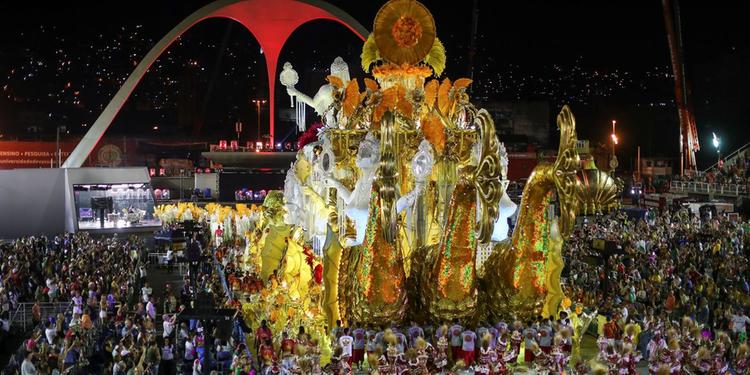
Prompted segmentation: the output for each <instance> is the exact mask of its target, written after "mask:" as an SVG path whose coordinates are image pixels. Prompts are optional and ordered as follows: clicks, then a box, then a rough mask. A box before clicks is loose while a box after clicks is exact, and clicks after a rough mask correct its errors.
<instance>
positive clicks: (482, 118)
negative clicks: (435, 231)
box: [474, 109, 504, 243]
mask: <svg viewBox="0 0 750 375" xmlns="http://www.w3.org/2000/svg"><path fill="white" fill-rule="evenodd" d="M475 124H476V126H477V130H478V131H479V141H480V142H481V153H480V155H479V161H478V163H477V167H476V169H475V171H474V184H475V186H476V188H477V194H478V195H479V200H480V207H479V209H480V210H481V211H480V215H479V221H478V222H477V225H476V228H477V231H478V233H477V239H478V240H479V242H481V243H487V242H489V241H490V237H491V236H492V228H493V225H494V223H495V220H497V216H498V204H499V203H500V198H501V197H502V196H503V191H504V186H503V183H502V182H501V179H502V177H501V173H500V145H499V142H498V140H497V137H496V136H495V123H494V122H493V121H492V117H491V116H490V114H489V113H487V111H485V110H484V109H482V110H480V111H479V112H477V114H476V118H475Z"/></svg>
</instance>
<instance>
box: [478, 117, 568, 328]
mask: <svg viewBox="0 0 750 375" xmlns="http://www.w3.org/2000/svg"><path fill="white" fill-rule="evenodd" d="M557 125H558V127H559V129H560V146H559V151H558V156H557V159H556V161H555V162H554V163H553V164H546V163H545V164H540V165H538V166H537V167H536V168H534V171H533V172H532V173H531V176H530V177H529V180H528V182H527V183H526V186H525V188H524V190H523V196H522V198H521V208H520V212H519V213H518V223H517V224H516V230H515V231H514V232H513V237H512V240H511V241H510V242H503V243H500V244H498V245H497V246H496V247H495V249H494V252H493V253H492V255H490V257H489V259H488V260H487V261H486V262H485V263H484V265H483V267H484V268H485V271H484V272H483V274H484V280H483V292H484V296H483V303H484V304H485V305H486V308H487V313H488V314H489V315H491V316H504V317H508V316H510V315H511V314H515V315H517V316H519V317H523V318H530V317H537V316H540V315H544V316H550V315H553V314H555V313H556V312H557V305H558V304H559V302H560V301H561V300H562V299H563V297H564V296H563V294H562V289H561V288H560V278H559V274H560V272H561V271H562V267H563V264H562V261H561V258H559V257H560V254H559V252H560V248H561V245H562V243H561V241H562V240H561V238H565V237H567V236H568V234H569V233H570V230H571V228H572V226H573V224H574V222H575V215H576V211H577V206H578V196H577V191H578V188H579V183H578V179H577V178H576V171H577V169H578V167H579V165H580V159H579V157H578V154H577V152H576V148H575V144H576V140H577V139H576V135H575V119H574V117H573V114H572V113H571V112H570V109H569V108H568V107H567V106H565V107H563V109H562V111H561V112H560V114H559V115H558V116H557ZM553 194H556V196H557V200H558V203H559V207H560V218H559V222H558V223H555V222H554V221H553V220H552V218H551V217H550V216H549V209H548V206H549V204H550V201H551V199H552V195H553ZM553 226H559V235H557V234H555V237H554V238H551V235H550V231H551V229H552V227H553ZM550 275H553V276H554V277H548V276H550Z"/></svg>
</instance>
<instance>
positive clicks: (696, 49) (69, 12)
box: [0, 0, 750, 168]
mask: <svg viewBox="0 0 750 375" xmlns="http://www.w3.org/2000/svg"><path fill="white" fill-rule="evenodd" d="M56 3H57V4H55V5H51V6H50V7H47V8H42V7H39V6H37V5H32V4H31V3H29V2H27V3H23V2H13V3H11V2H2V3H0V93H2V94H3V95H2V97H0V134H7V135H6V139H7V138H8V137H14V138H15V137H18V138H28V137H29V135H28V134H25V133H24V129H18V128H17V127H14V124H13V122H14V121H13V119H14V118H16V117H14V116H15V115H14V114H17V113H19V112H26V111H31V112H39V113H46V114H47V117H48V119H47V120H46V121H47V122H50V123H55V124H65V125H66V126H67V128H68V129H69V130H70V132H71V134H72V135H76V134H82V133H83V132H85V130H86V129H87V126H89V125H90V124H91V123H93V121H94V120H95V119H96V117H97V116H98V114H99V112H100V111H101V108H103V107H104V106H105V105H106V103H107V102H108V100H109V98H110V97H111V96H112V95H114V93H115V92H116V90H117V88H118V87H119V83H121V82H122V80H124V78H126V77H127V75H128V74H129V73H130V71H132V69H133V64H134V63H137V61H139V59H140V58H141V57H142V56H144V55H145V54H146V53H147V52H148V50H149V48H150V47H151V46H152V45H153V44H155V43H156V41H158V39H160V38H161V37H162V36H163V35H164V34H166V33H167V32H168V31H169V30H170V29H171V28H172V27H174V26H175V25H176V24H177V23H178V22H179V21H180V20H182V19H183V18H184V17H186V16H187V15H189V14H190V13H191V12H193V11H194V10H196V9H198V8H199V7H200V6H202V5H205V4H206V3H208V2H207V1H170V2H166V1H151V2H137V1H132V2H131V1H129V2H118V3H116V4H118V5H117V7H113V5H112V4H115V3H113V2H75V3H74V4H69V5H68V4H66V5H63V4H61V3H62V2H56ZM331 3H333V4H334V5H336V6H338V7H340V8H341V9H343V10H344V11H346V12H348V13H349V14H351V15H352V16H353V17H354V18H356V19H357V20H359V21H360V23H362V24H363V25H364V26H365V27H367V28H368V29H369V28H371V25H372V21H373V18H374V16H375V13H376V12H377V10H378V8H379V7H380V6H381V5H382V2H380V1H352V0H348V1H344V0H334V1H331ZM424 3H425V5H427V7H428V8H429V9H430V10H431V11H432V13H433V15H434V16H435V20H436V25H437V32H438V37H439V38H440V39H441V40H442V41H443V43H444V44H445V46H446V49H447V54H448V68H447V70H446V74H447V76H449V77H451V78H459V77H461V76H464V75H466V74H467V72H468V58H467V57H468V46H469V43H470V39H471V38H470V35H471V28H470V25H471V18H472V1H471V0H465V1H452V2H448V1H424ZM708 4H710V6H709V5H708ZM738 4H740V3H736V2H726V3H716V2H710V3H709V2H694V1H682V2H681V3H680V6H681V8H682V24H683V43H684V48H685V58H686V69H687V77H688V80H689V82H690V85H691V89H692V90H691V94H692V101H693V105H694V109H695V115H696V119H697V124H698V132H699V136H700V142H701V146H702V148H703V150H704V151H702V152H701V153H700V154H699V155H698V158H699V165H702V164H707V163H709V162H712V161H713V160H714V158H715V150H714V149H713V147H712V146H710V136H711V132H712V131H714V132H716V133H717V134H718V135H719V136H720V137H722V139H723V141H724V145H723V146H722V149H723V150H724V151H726V150H729V149H734V148H736V147H739V146H741V145H742V144H744V143H745V142H747V141H748V140H750V130H749V129H750V126H749V125H750V115H749V114H748V111H747V110H745V107H746V101H747V100H746V99H747V95H746V94H745V91H746V87H748V85H749V84H750V73H748V70H747V67H748V66H750V64H748V63H750V41H749V39H750V32H748V28H747V25H746V23H745V21H744V17H745V15H746V14H747V10H748V9H747V8H748V7H747V6H746V5H745V6H742V7H740V6H739V5H738ZM478 9H479V18H478V20H479V22H478V38H477V54H476V58H475V61H474V70H475V81H476V82H475V87H474V91H473V96H474V101H475V102H478V103H481V102H485V101H493V100H545V101H548V102H549V103H550V110H551V113H553V114H554V113H556V112H557V111H558V110H559V107H560V106H561V105H562V104H570V105H571V107H572V109H573V112H574V113H575V114H576V115H577V119H578V132H579V138H582V139H586V138H588V139H590V140H591V141H592V142H594V143H596V142H599V141H605V140H606V139H607V136H608V132H609V124H610V121H611V119H617V121H618V133H619V136H620V139H621V144H620V146H619V150H622V151H621V152H622V155H621V159H620V160H621V165H623V167H625V168H628V167H629V162H628V160H629V158H630V157H631V156H632V155H634V152H635V147H636V146H638V145H640V146H641V147H642V152H643V154H644V155H665V156H677V152H678V148H677V142H678V127H677V116H676V109H675V107H674V86H673V81H672V78H671V66H670V64H669V49H668V45H667V38H666V34H665V28H664V20H663V14H662V7H661V2H659V1H643V2H632V1H628V2H625V1H607V2H603V1H554V2H553V1H547V2H545V1H535V0H531V1H523V2H498V1H489V0H479V1H478ZM360 51H361V42H360V41H359V40H358V38H356V37H355V36H354V35H353V34H351V33H350V32H348V31H347V29H345V28H344V27H343V26H340V25H338V24H335V23H332V22H326V21H317V22H313V23H310V24H308V25H305V26H303V27H302V28H301V29H299V30H298V31H297V32H295V34H294V35H293V36H292V38H291V39H290V40H289V42H288V43H287V45H286V46H285V48H284V50H283V51H282V56H281V58H280V61H281V62H282V63H283V62H284V61H291V62H292V63H293V64H294V66H295V68H296V69H297V70H298V71H299V73H300V76H301V82H300V84H299V85H298V88H299V89H301V90H302V91H304V92H307V93H309V94H314V93H315V90H316V89H317V87H318V86H319V85H321V84H322V83H323V78H324V77H325V75H326V74H327V68H328V66H329V65H330V63H331V61H332V60H333V58H334V57H336V56H337V55H340V56H342V57H344V58H345V60H347V62H348V63H349V66H350V70H351V73H352V76H354V77H362V76H363V75H364V73H363V72H362V71H361V69H360V68H359V53H360ZM279 86H280V85H279ZM279 86H277V93H276V95H277V98H278V100H279V105H283V104H284V103H288V102H287V101H286V99H287V97H286V93H285V92H284V91H283V90H284V89H283V87H279ZM267 91H268V87H267V84H266V74H265V63H264V61H263V58H262V55H261V54H260V48H259V47H258V44H257V42H256V41H255V40H254V38H253V37H252V35H250V34H249V33H248V32H247V31H246V30H244V29H243V28H242V27H241V26H239V25H238V24H234V23H233V22H232V21H228V20H209V21H206V22H204V23H202V24H199V25H197V26H196V27H194V28H193V29H192V30H190V31H188V32H187V33H186V34H185V36H184V37H183V38H182V39H181V41H180V42H179V43H176V44H175V45H173V46H172V47H171V48H170V49H169V54H165V55H163V56H162V58H160V60H159V61H158V62H157V64H155V66H154V67H152V69H151V71H150V72H149V74H147V75H146V77H145V78H144V80H143V81H142V82H141V85H140V86H139V87H138V88H137V89H136V91H135V93H134V96H133V97H131V100H130V101H129V102H128V104H127V105H126V107H125V108H124V109H123V110H122V112H121V113H120V116H119V117H118V118H117V119H116V120H115V123H114V125H113V127H112V128H111V129H110V131H111V134H123V135H130V136H138V135H148V136H163V137H170V138H171V139H179V138H184V139H188V137H189V136H190V133H191V130H192V129H193V127H194V126H195V124H196V123H201V124H202V129H203V131H202V133H201V136H202V137H203V138H205V139H208V140H215V139H218V138H219V137H229V136H231V134H232V131H233V125H232V124H233V123H234V121H236V120H237V119H240V120H242V121H243V122H245V123H246V129H247V130H248V132H249V133H251V134H255V123H256V120H255V114H256V112H255V110H254V108H252V107H251V106H250V105H249V104H248V100H249V99H251V98H256V97H264V95H267ZM263 116H264V117H263V118H264V119H266V118H267V116H268V113H265V112H264V113H263ZM265 121H267V120H265ZM550 121H553V118H550ZM154 125H159V131H158V133H157V132H156V131H154V130H153V126H154ZM35 136H36V137H40V135H35ZM287 136H288V138H286V139H290V140H291V139H293V136H294V133H293V129H292V128H291V127H290V126H283V125H282V126H278V125H277V137H281V138H284V137H287Z"/></svg>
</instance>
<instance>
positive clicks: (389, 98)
mask: <svg viewBox="0 0 750 375" xmlns="http://www.w3.org/2000/svg"><path fill="white" fill-rule="evenodd" d="M397 87H398V86H392V87H389V88H387V89H385V90H383V91H381V92H382V94H383V98H382V99H381V100H380V103H378V106H377V107H375V110H374V111H373V112H372V122H373V123H380V120H381V119H383V115H384V114H385V112H386V111H389V110H393V108H394V107H395V106H396V102H398V96H397V95H398V92H397V90H398V89H397Z"/></svg>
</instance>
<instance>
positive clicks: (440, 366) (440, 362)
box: [432, 327, 448, 374]
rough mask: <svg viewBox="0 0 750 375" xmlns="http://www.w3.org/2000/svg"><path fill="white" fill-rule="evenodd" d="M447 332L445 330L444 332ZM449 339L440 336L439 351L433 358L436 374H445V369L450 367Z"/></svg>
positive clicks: (443, 335) (438, 341)
mask: <svg viewBox="0 0 750 375" xmlns="http://www.w3.org/2000/svg"><path fill="white" fill-rule="evenodd" d="M446 331H447V327H446V330H443V332H446ZM447 350H448V339H447V338H446V337H445V334H442V335H440V337H438V340H437V351H436V352H435V356H434V358H433V361H432V363H433V365H434V366H435V369H436V372H437V373H439V374H442V373H444V371H445V368H446V367H447V366H448V353H447Z"/></svg>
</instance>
